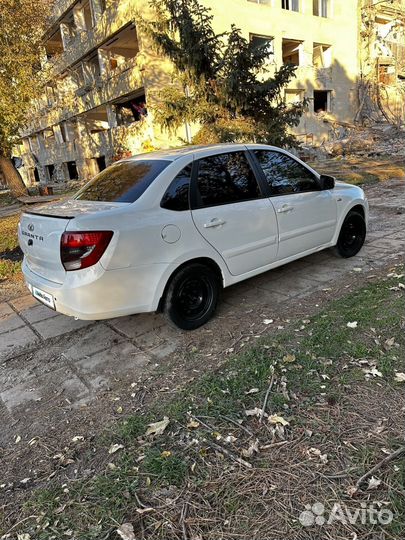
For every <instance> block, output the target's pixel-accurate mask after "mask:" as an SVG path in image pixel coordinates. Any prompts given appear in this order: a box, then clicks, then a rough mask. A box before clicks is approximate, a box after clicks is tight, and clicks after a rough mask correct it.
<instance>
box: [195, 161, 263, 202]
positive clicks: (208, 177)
mask: <svg viewBox="0 0 405 540" xmlns="http://www.w3.org/2000/svg"><path fill="white" fill-rule="evenodd" d="M197 192H198V196H199V202H200V204H199V206H200V207H207V206H216V205H219V204H230V203H235V202H241V201H248V200H251V199H258V198H260V197H261V193H260V189H259V186H258V184H257V180H256V178H255V175H254V173H253V170H252V168H251V167H250V164H249V161H248V159H247V157H246V155H245V153H244V152H231V153H229V154H220V155H218V156H210V157H207V158H203V159H200V161H199V167H198V179H197Z"/></svg>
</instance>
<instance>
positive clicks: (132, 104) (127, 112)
mask: <svg viewBox="0 0 405 540" xmlns="http://www.w3.org/2000/svg"><path fill="white" fill-rule="evenodd" d="M116 111H117V123H118V125H119V126H125V125H127V124H131V123H132V122H139V121H140V120H143V119H144V118H145V117H146V116H147V115H148V110H147V108H146V99H145V94H142V95H141V96H138V97H133V98H131V99H127V100H126V101H123V102H122V103H117V104H116Z"/></svg>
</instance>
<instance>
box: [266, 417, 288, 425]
mask: <svg viewBox="0 0 405 540" xmlns="http://www.w3.org/2000/svg"><path fill="white" fill-rule="evenodd" d="M269 422H270V424H281V425H282V426H289V425H290V423H289V422H287V420H285V418H283V417H282V416H279V415H278V414H272V415H270V416H269Z"/></svg>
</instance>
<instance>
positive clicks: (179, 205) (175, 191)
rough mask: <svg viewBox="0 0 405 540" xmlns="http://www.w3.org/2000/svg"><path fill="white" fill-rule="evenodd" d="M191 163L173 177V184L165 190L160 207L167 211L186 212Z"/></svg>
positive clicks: (188, 206)
mask: <svg viewBox="0 0 405 540" xmlns="http://www.w3.org/2000/svg"><path fill="white" fill-rule="evenodd" d="M191 165H192V164H191V163H190V165H187V167H185V168H184V169H183V170H182V171H180V172H179V174H178V175H177V176H176V177H175V179H174V180H173V182H172V183H171V184H170V186H169V187H168V188H167V191H166V193H165V194H164V195H163V198H162V201H161V203H160V206H161V207H162V208H166V209H167V210H176V211H177V212H179V211H181V210H188V209H189V208H190V205H189V198H188V197H189V191H190V178H191Z"/></svg>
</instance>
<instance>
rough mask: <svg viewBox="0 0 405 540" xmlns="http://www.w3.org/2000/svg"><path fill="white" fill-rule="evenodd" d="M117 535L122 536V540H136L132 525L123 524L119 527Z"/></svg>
mask: <svg viewBox="0 0 405 540" xmlns="http://www.w3.org/2000/svg"><path fill="white" fill-rule="evenodd" d="M117 533H118V534H119V535H120V536H121V538H122V540H136V538H135V532H134V526H133V525H132V523H123V524H122V525H121V526H120V527H118V529H117Z"/></svg>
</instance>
